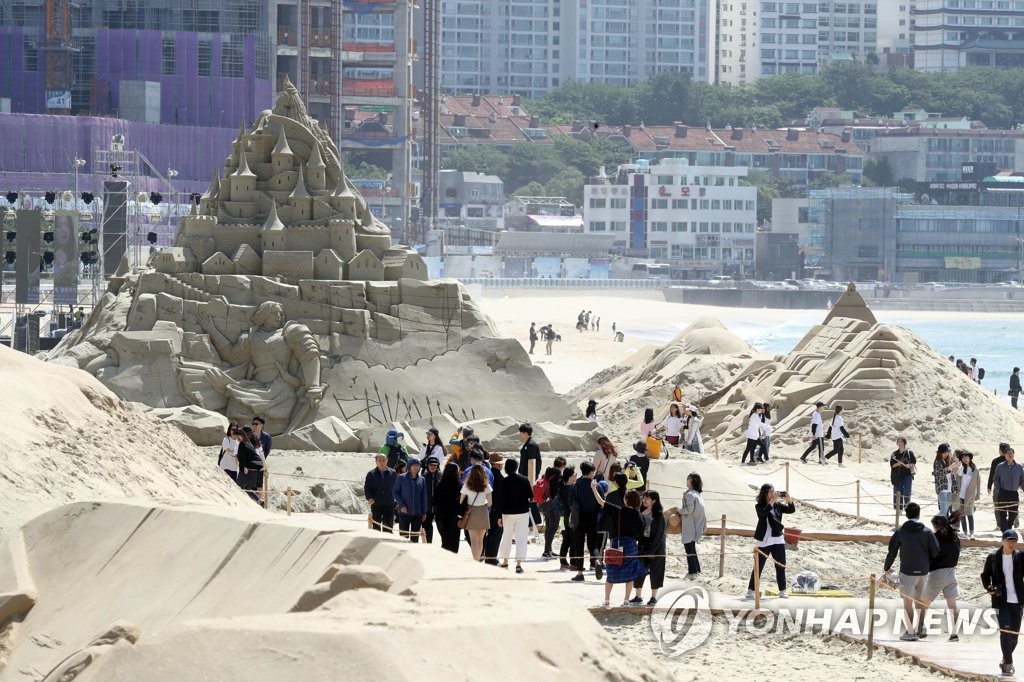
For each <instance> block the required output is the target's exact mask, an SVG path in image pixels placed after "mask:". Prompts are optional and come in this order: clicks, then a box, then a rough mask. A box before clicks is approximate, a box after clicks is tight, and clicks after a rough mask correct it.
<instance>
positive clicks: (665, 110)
mask: <svg viewBox="0 0 1024 682" xmlns="http://www.w3.org/2000/svg"><path fill="white" fill-rule="evenodd" d="M692 85H693V81H692V79H691V78H690V74H688V73H686V72H685V71H663V72H661V73H657V74H655V75H653V76H651V77H650V78H648V79H647V80H646V81H644V82H642V83H640V84H638V85H637V86H636V88H635V91H636V96H635V97H634V100H635V101H637V102H639V103H640V104H641V107H640V118H641V119H642V120H643V121H644V122H645V123H647V124H648V125H671V124H672V123H673V122H674V121H681V120H682V116H683V112H684V111H685V110H686V103H687V100H688V99H689V97H690V87H691V86H692Z"/></svg>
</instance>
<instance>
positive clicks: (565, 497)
mask: <svg viewBox="0 0 1024 682" xmlns="http://www.w3.org/2000/svg"><path fill="white" fill-rule="evenodd" d="M558 496H559V497H560V498H562V520H563V521H565V527H566V528H568V527H569V514H570V513H571V512H572V503H573V502H574V501H575V500H576V484H575V483H574V484H573V485H565V484H563V485H562V489H561V490H559V491H558Z"/></svg>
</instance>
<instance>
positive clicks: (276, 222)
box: [260, 199, 284, 232]
mask: <svg viewBox="0 0 1024 682" xmlns="http://www.w3.org/2000/svg"><path fill="white" fill-rule="evenodd" d="M260 230H261V231H262V232H275V231H278V230H284V223H282V222H281V219H280V218H279V217H278V215H277V202H276V201H274V200H273V199H271V200H270V213H268V214H267V219H266V220H265V221H263V227H261V228H260Z"/></svg>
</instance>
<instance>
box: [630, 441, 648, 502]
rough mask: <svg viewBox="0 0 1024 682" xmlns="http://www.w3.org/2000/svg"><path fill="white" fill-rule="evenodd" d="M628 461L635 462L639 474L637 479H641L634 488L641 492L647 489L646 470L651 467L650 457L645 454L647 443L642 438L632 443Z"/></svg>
mask: <svg viewBox="0 0 1024 682" xmlns="http://www.w3.org/2000/svg"><path fill="white" fill-rule="evenodd" d="M629 462H632V463H633V464H635V465H636V468H637V469H639V470H640V476H639V477H637V479H638V480H642V481H643V483H641V484H640V485H638V486H636V488H637V489H638V490H640V491H641V492H643V491H644V490H647V472H648V471H649V470H650V468H651V458H650V457H648V456H647V443H645V442H644V441H642V440H638V441H637V442H636V443H633V454H632V455H630V457H629ZM629 462H627V463H626V465H627V466H629Z"/></svg>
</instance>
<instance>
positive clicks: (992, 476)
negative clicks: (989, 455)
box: [988, 455, 1006, 492]
mask: <svg viewBox="0 0 1024 682" xmlns="http://www.w3.org/2000/svg"><path fill="white" fill-rule="evenodd" d="M1005 461H1006V458H1005V457H1003V456H1002V455H999V456H998V457H996V458H995V459H994V460H992V466H990V467H989V468H988V491H989V492H992V486H993V485H995V482H996V467H997V466H999V465H1000V464H1002V463H1003V462H1005Z"/></svg>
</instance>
